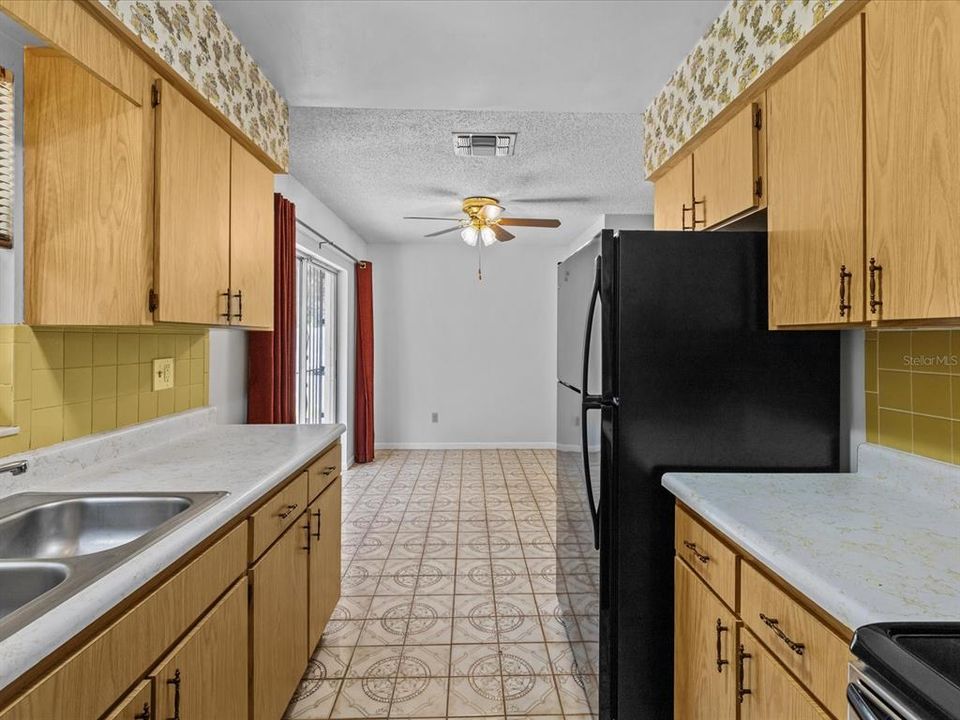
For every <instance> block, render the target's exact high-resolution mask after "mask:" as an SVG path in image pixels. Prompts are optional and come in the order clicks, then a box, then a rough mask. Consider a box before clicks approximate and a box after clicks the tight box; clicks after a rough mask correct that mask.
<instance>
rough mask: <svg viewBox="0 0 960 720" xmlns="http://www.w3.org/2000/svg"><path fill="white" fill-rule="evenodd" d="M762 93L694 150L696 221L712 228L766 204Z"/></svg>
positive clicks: (699, 227) (694, 220) (695, 222)
mask: <svg viewBox="0 0 960 720" xmlns="http://www.w3.org/2000/svg"><path fill="white" fill-rule="evenodd" d="M763 104H764V101H763V97H762V96H761V98H760V99H758V100H757V101H756V102H753V103H751V104H750V105H748V106H747V107H745V108H743V109H742V110H741V111H740V112H738V113H737V114H736V115H734V116H733V117H732V118H731V119H730V120H728V121H727V122H726V123H725V124H724V125H723V126H722V127H721V128H720V129H719V130H717V131H716V132H715V133H713V134H712V135H711V136H710V137H708V138H707V139H706V140H704V141H703V144H702V145H700V146H699V147H698V148H697V149H696V150H694V151H693V220H692V222H693V225H694V229H695V230H703V229H709V228H711V227H714V226H716V225H719V224H720V223H723V222H726V221H727V220H730V219H732V218H735V217H737V216H739V215H743V214H745V213H748V212H750V211H752V210H756V209H758V208H760V207H762V206H763V205H764V204H765V201H764V199H765V195H764V188H763V165H764V161H765V155H766V153H764V152H763V150H764V143H763V140H762V135H763V134H764V129H763Z"/></svg>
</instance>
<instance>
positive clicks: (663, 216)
mask: <svg viewBox="0 0 960 720" xmlns="http://www.w3.org/2000/svg"><path fill="white" fill-rule="evenodd" d="M653 228H654V230H692V229H693V155H687V156H686V157H685V158H683V160H681V161H680V162H679V163H678V164H677V165H675V166H674V167H672V168H670V169H669V170H668V171H667V172H666V173H664V174H663V176H661V177H660V178H659V179H658V180H657V181H656V183H654V187H653Z"/></svg>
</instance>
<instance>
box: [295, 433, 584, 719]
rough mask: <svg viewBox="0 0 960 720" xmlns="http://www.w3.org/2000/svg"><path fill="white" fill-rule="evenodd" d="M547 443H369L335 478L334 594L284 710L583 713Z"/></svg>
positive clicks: (416, 714) (313, 715)
mask: <svg viewBox="0 0 960 720" xmlns="http://www.w3.org/2000/svg"><path fill="white" fill-rule="evenodd" d="M555 500H556V466H555V457H554V453H553V452H552V451H547V450H462V451H461V450H447V451H391V452H380V453H378V454H377V459H376V461H375V462H373V463H369V464H367V465H359V466H356V467H355V468H353V469H351V470H349V471H347V472H345V473H344V477H343V584H342V588H343V590H342V592H343V597H342V599H341V601H340V604H339V605H338V606H337V609H336V611H335V612H334V615H333V618H332V619H331V620H330V623H329V624H328V625H327V628H326V631H325V632H324V635H323V638H322V640H321V641H320V645H319V646H318V647H317V649H316V651H315V652H314V655H313V657H312V659H311V660H310V664H309V667H308V668H307V671H306V673H305V675H304V677H303V680H302V681H301V683H300V687H299V688H298V690H297V693H296V695H295V696H294V698H293V700H292V702H291V703H290V707H289V708H288V709H287V715H286V717H287V718H289V719H290V720H293V719H295V718H296V719H298V720H321V719H323V720H326V719H327V718H410V719H414V718H419V719H421V720H425V719H426V718H431V719H435V718H456V719H457V720H493V719H495V718H501V719H504V718H511V719H513V718H526V717H531V718H537V720H563V719H565V718H577V719H578V720H589V719H590V715H589V709H588V707H587V704H586V700H585V698H584V695H583V687H582V686H583V682H584V679H583V678H582V677H581V676H580V675H579V673H578V669H577V667H576V664H575V661H574V659H573V655H572V652H571V649H570V645H569V643H568V642H567V640H566V635H565V632H564V628H563V625H562V623H561V621H560V619H559V612H558V607H557V598H556V594H555V577H554V575H555V573H556V565H555V563H554V540H555V537H556V534H555V526H556V508H555V504H556V503H555Z"/></svg>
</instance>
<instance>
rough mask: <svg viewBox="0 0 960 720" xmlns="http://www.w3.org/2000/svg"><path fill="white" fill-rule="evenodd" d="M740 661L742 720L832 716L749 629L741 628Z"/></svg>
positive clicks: (812, 719)
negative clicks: (821, 707) (822, 708)
mask: <svg viewBox="0 0 960 720" xmlns="http://www.w3.org/2000/svg"><path fill="white" fill-rule="evenodd" d="M738 662H739V663H740V664H741V665H742V678H743V680H742V686H741V687H740V688H739V689H738V690H739V692H741V693H743V696H742V697H743V702H742V703H741V704H740V720H771V718H790V720H829V718H830V716H829V715H827V714H826V713H825V712H824V711H823V710H821V709H820V706H819V705H817V704H816V703H815V702H814V701H813V699H812V698H811V697H810V696H809V695H808V694H807V693H806V691H805V690H804V689H803V688H802V687H800V685H799V684H798V683H797V682H796V681H795V680H794V679H793V678H792V677H790V674H789V673H788V672H787V671H786V670H784V669H783V667H782V666H781V665H780V663H779V662H777V661H776V660H775V659H774V658H773V656H772V655H771V654H770V653H769V652H767V650H766V649H765V648H764V647H763V645H761V644H760V641H759V640H757V639H756V638H755V637H754V636H753V634H752V633H751V632H750V631H749V630H747V629H746V628H742V629H741V631H740V648H739V651H738ZM738 671H739V670H738Z"/></svg>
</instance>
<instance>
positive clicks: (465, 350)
mask: <svg viewBox="0 0 960 720" xmlns="http://www.w3.org/2000/svg"><path fill="white" fill-rule="evenodd" d="M562 250H563V249H562V248H557V247H556V246H552V245H529V244H524V243H523V241H522V240H515V241H513V242H510V243H504V244H497V245H495V246H494V247H492V248H488V249H484V253H483V280H482V281H478V279H477V251H476V249H472V248H468V247H467V246H465V245H464V244H463V243H461V242H459V241H457V240H456V239H454V240H453V241H450V242H444V243H420V242H416V243H409V242H403V243H396V244H377V245H371V246H370V252H371V256H372V259H373V268H374V276H373V280H374V284H373V294H374V338H375V341H374V346H375V372H374V374H375V388H374V392H375V396H374V399H375V419H376V442H377V445H378V446H380V447H482V446H492V447H509V446H514V447H535V446H541V447H543V446H549V447H552V446H553V444H554V443H555V425H556V396H555V394H556V393H555V387H556V324H557V320H556V272H557V269H556V263H557V261H558V260H560V259H561V256H562V254H563V253H562ZM433 412H437V413H439V422H438V423H432V422H431V413H433Z"/></svg>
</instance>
